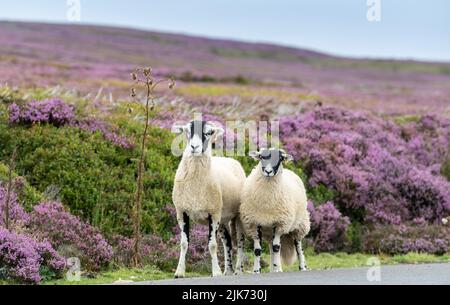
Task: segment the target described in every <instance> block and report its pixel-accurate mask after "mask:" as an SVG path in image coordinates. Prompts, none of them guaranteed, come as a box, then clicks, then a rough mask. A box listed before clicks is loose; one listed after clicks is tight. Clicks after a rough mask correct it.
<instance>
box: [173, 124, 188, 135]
mask: <svg viewBox="0 0 450 305" xmlns="http://www.w3.org/2000/svg"><path fill="white" fill-rule="evenodd" d="M185 131H187V125H173V126H172V133H175V134H182V133H183V132H185Z"/></svg>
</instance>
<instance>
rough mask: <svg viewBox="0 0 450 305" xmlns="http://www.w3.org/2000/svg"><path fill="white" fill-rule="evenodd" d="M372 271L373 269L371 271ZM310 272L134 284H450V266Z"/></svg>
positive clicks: (389, 267) (399, 266)
mask: <svg viewBox="0 0 450 305" xmlns="http://www.w3.org/2000/svg"><path fill="white" fill-rule="evenodd" d="M369 268H370V269H369ZM377 268H378V267H365V268H351V269H332V270H311V271H304V272H285V273H264V274H261V275H252V274H246V275H240V276H222V277H217V278H211V277H200V278H190V279H173V280H160V281H148V282H140V283H134V284H139V285H305V284H311V285H312V284H315V285H322V284H323V285H351V284H358V285H373V284H382V285H392V284H393V285H400V284H410V285H419V284H420V285H430V284H447V285H449V284H450V263H442V264H417V265H393V266H383V265H382V266H380V267H379V269H377Z"/></svg>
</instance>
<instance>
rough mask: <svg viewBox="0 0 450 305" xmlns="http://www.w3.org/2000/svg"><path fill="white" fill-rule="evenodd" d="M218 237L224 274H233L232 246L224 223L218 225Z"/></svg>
mask: <svg viewBox="0 0 450 305" xmlns="http://www.w3.org/2000/svg"><path fill="white" fill-rule="evenodd" d="M219 231H220V237H221V238H222V244H223V251H224V257H225V275H233V273H234V271H233V255H232V252H233V246H232V243H231V236H230V233H229V232H228V230H227V227H226V225H223V224H222V225H220V228H219Z"/></svg>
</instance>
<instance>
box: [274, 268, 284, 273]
mask: <svg viewBox="0 0 450 305" xmlns="http://www.w3.org/2000/svg"><path fill="white" fill-rule="evenodd" d="M272 272H274V273H279V272H283V270H281V269H274V270H273V271H272Z"/></svg>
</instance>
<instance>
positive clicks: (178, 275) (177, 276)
mask: <svg viewBox="0 0 450 305" xmlns="http://www.w3.org/2000/svg"><path fill="white" fill-rule="evenodd" d="M184 277H185V274H184V273H178V272H177V273H175V276H174V278H176V279H183V278H184Z"/></svg>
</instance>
